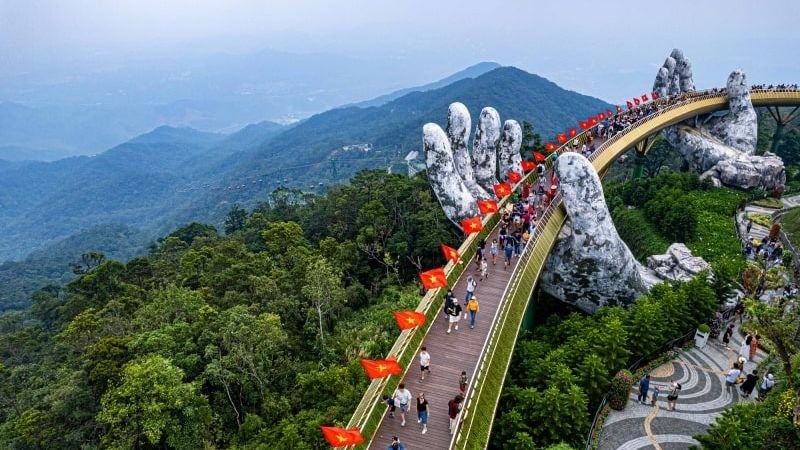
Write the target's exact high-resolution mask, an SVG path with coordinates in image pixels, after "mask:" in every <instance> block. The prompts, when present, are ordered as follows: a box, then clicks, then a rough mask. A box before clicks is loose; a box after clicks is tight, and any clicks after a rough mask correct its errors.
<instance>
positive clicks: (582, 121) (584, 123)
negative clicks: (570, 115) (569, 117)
mask: <svg viewBox="0 0 800 450" xmlns="http://www.w3.org/2000/svg"><path fill="white" fill-rule="evenodd" d="M578 125H580V127H581V129H582V130H585V129H587V128H589V122H587V121H585V120H581V121H580V122H578Z"/></svg>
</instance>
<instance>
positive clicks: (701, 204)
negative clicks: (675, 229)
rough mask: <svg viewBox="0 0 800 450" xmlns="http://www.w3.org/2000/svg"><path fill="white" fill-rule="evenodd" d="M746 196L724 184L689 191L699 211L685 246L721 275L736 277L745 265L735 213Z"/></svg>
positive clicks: (696, 209)
mask: <svg viewBox="0 0 800 450" xmlns="http://www.w3.org/2000/svg"><path fill="white" fill-rule="evenodd" d="M745 196H746V194H745V193H744V192H740V191H735V190H733V189H724V188H723V189H712V190H708V191H694V192H690V193H688V197H689V198H690V199H691V201H692V203H693V206H694V208H695V211H696V214H697V227H696V228H695V232H694V236H693V237H692V239H691V240H689V241H688V242H686V246H687V247H689V250H691V251H692V254H693V255H695V256H700V257H701V258H703V259H705V260H706V261H708V263H709V264H711V268H712V270H714V272H715V273H718V274H719V275H723V276H724V275H728V276H734V277H735V276H737V274H738V273H739V271H741V269H743V268H744V264H745V260H744V258H743V256H742V244H741V242H740V241H739V237H738V236H737V234H736V229H735V227H734V224H733V217H734V214H735V211H736V207H737V206H738V205H739V204H740V203H741V201H742V200H743V199H744V198H745Z"/></svg>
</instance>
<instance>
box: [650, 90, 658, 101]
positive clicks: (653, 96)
mask: <svg viewBox="0 0 800 450" xmlns="http://www.w3.org/2000/svg"><path fill="white" fill-rule="evenodd" d="M650 97H652V98H653V100H658V92H656V91H653V92H651V93H650Z"/></svg>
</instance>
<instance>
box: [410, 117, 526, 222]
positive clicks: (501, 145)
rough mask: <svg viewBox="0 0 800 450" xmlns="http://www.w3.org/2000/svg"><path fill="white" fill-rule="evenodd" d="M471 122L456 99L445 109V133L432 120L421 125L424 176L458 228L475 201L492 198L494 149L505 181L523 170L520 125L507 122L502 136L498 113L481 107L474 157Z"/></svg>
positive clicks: (473, 213)
mask: <svg viewBox="0 0 800 450" xmlns="http://www.w3.org/2000/svg"><path fill="white" fill-rule="evenodd" d="M471 123H472V120H471V119H470V115H469V111H468V110H467V107H466V106H464V105H463V104H462V103H458V102H456V103H452V104H450V107H449V108H448V111H447V135H445V134H444V132H443V131H442V129H441V128H440V127H439V126H438V125H436V124H434V123H428V124H425V126H424V127H423V128H422V134H423V144H424V147H425V159H426V163H427V166H428V180H429V181H430V183H431V186H432V187H433V192H434V193H436V197H437V198H438V199H439V203H441V205H442V208H443V209H444V212H445V214H446V215H447V217H448V218H449V219H450V220H451V221H452V222H453V223H455V224H456V226H458V227H459V228H460V227H461V220H462V219H465V218H468V217H474V216H476V215H477V214H478V211H477V203H476V202H477V201H478V200H486V199H492V198H495V197H494V185H495V184H496V183H497V159H498V151H499V152H500V154H501V168H502V174H503V175H502V178H503V179H505V177H506V174H507V173H508V171H509V170H515V171H517V172H519V173H522V155H520V153H519V150H520V147H521V146H522V129H521V128H520V126H519V124H518V123H517V122H516V121H515V120H508V121H506V123H505V124H504V126H503V132H502V135H501V133H500V115H499V114H497V111H496V110H495V109H494V108H491V107H486V108H483V111H481V116H480V119H479V121H478V126H477V127H476V129H475V140H474V142H473V150H472V156H470V154H469V152H468V151H467V143H468V142H469V129H470V126H471Z"/></svg>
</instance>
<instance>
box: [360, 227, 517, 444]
mask: <svg viewBox="0 0 800 450" xmlns="http://www.w3.org/2000/svg"><path fill="white" fill-rule="evenodd" d="M498 234H499V227H498V228H497V229H495V230H493V232H492V234H491V235H490V237H489V238H488V239H487V240H486V241H487V245H486V254H487V256H489V258H490V260H489V277H488V278H487V279H484V280H483V281H480V276H479V275H478V273H477V271H476V270H475V268H476V264H475V260H474V258H473V259H472V260H471V261H469V263H468V264H470V265H469V267H468V268H467V270H466V271H465V272H464V275H467V274H472V275H473V276H474V277H475V280H476V281H477V282H478V287H477V288H476V289H475V297H477V298H478V302H479V304H480V312H479V313H478V316H477V319H476V321H475V328H474V329H470V328H469V319H466V320H464V318H463V315H462V316H461V317H462V318H461V321H460V323H459V327H458V331H456V330H453V331H452V333H451V334H447V318H446V317H445V315H444V314H443V313H441V314H440V315H438V316H437V317H436V322H435V323H434V324H433V325H432V326H431V329H430V331H429V332H428V335H427V336H426V338H425V340H424V341H423V343H422V345H423V346H425V347H427V349H428V353H430V354H431V373H430V376H426V378H425V381H421V380H420V379H419V375H420V371H419V359H418V357H415V359H414V362H413V366H412V367H411V368H409V370H408V374H407V376H406V377H405V378H404V379H403V382H404V383H405V384H406V388H407V389H409V390H410V391H411V394H412V395H413V397H414V399H413V400H412V401H411V404H410V410H409V412H408V414H407V415H406V426H405V427H401V426H400V422H401V419H400V410H399V408H398V410H397V411H396V412H395V416H394V418H390V417H389V416H388V412H387V415H386V416H385V417H384V419H383V421H382V422H381V425H380V427H379V428H378V432H377V433H376V435H375V439H373V441H372V445H371V446H370V448H371V449H376V450H385V449H386V447H387V446H388V445H389V444H390V443H391V442H392V436H398V437H399V438H400V441H401V442H403V444H404V445H405V448H406V450H423V449H424V450H439V449H442V450H444V449H448V448H450V440H451V437H452V436H451V434H450V432H449V430H448V426H449V417H448V415H447V402H448V401H449V400H451V399H452V398H453V397H455V396H456V394H458V393H459V389H458V380H459V377H460V376H461V371H462V370H464V371H466V372H467V375H468V376H469V379H470V381H471V380H472V375H473V373H474V371H475V369H476V367H477V364H478V360H479V359H480V356H481V355H480V352H481V349H482V348H483V345H484V342H485V341H486V338H487V336H488V334H489V329H490V326H491V321H492V319H493V318H494V316H495V312H496V311H497V308H498V306H499V304H500V301H501V299H502V296H503V293H504V291H505V289H506V286H507V285H508V282H509V280H510V278H511V274H512V272H513V268H514V266H515V265H516V263H517V261H518V260H519V258H518V257H516V256H515V257H514V258H513V259H512V261H511V264H512V265H511V266H509V267H508V268H506V269H504V267H505V266H504V261H505V258H504V256H503V253H502V251H500V253H499V254H498V256H497V265H492V263H491V255H490V253H489V243H491V241H492V239H497V237H498ZM464 264H467V262H464ZM464 275H462V276H461V278H459V280H458V282H457V283H456V285H455V286H454V287H453V293H454V294H455V295H456V297H458V299H459V302H460V303H462V305H463V299H464V294H465V292H466V283H467V277H466V276H464ZM420 392H424V393H425V398H427V399H428V403H429V406H428V432H427V433H426V434H422V433H421V431H422V426H421V425H419V424H418V423H417V410H416V398H417V395H418V394H419V393H420Z"/></svg>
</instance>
